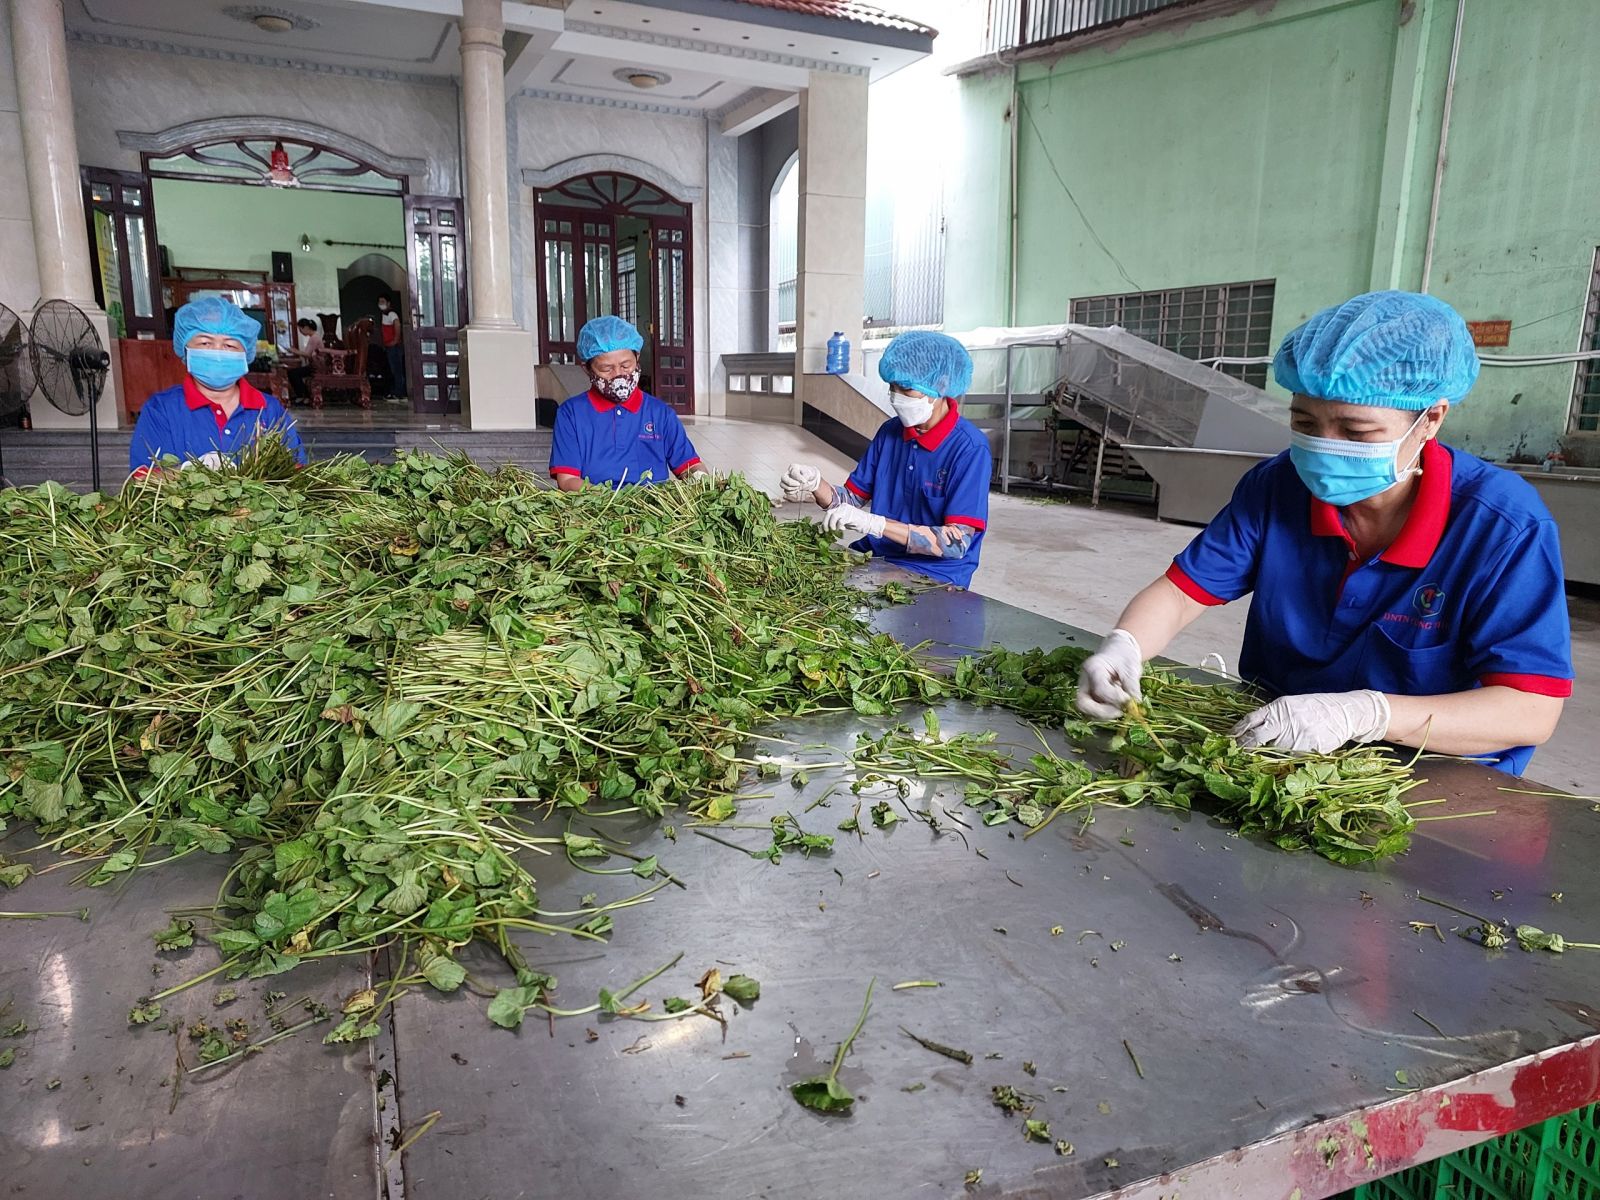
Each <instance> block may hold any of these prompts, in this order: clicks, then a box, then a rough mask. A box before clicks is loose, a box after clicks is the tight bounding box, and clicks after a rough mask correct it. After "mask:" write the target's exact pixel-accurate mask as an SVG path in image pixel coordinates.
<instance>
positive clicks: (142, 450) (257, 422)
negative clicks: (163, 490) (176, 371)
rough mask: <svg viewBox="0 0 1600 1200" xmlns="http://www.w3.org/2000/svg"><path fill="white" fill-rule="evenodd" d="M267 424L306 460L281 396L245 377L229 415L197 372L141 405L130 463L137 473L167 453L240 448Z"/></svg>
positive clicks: (196, 454) (194, 454) (183, 455)
mask: <svg viewBox="0 0 1600 1200" xmlns="http://www.w3.org/2000/svg"><path fill="white" fill-rule="evenodd" d="M268 430H272V431H275V432H277V433H279V434H280V436H282V438H283V441H284V444H285V445H286V446H288V447H289V449H291V450H293V451H294V455H295V458H297V459H298V460H299V461H300V463H301V464H302V465H304V463H305V461H306V451H305V447H304V446H302V445H301V444H300V434H299V432H298V431H297V430H296V429H295V427H294V418H293V417H291V416H290V415H289V414H288V413H287V412H285V411H284V408H283V405H282V404H280V403H279V402H278V398H277V397H276V396H268V395H263V394H262V393H261V392H258V391H257V390H256V389H255V388H253V387H251V386H250V385H249V384H248V383H246V382H245V381H244V380H242V379H241V380H240V381H239V405H238V407H237V408H235V409H234V410H233V415H232V416H229V415H228V414H226V413H224V412H223V411H222V409H221V408H219V407H218V406H217V405H215V404H213V403H212V402H211V401H210V400H208V399H206V396H205V393H204V392H202V391H201V390H200V389H199V388H198V387H197V386H195V382H194V379H193V378H192V377H190V376H185V377H184V380H183V383H181V384H180V385H178V386H177V387H170V388H167V389H166V390H165V391H162V392H157V393H156V394H155V395H153V396H151V397H150V399H148V400H146V401H145V402H144V407H143V408H141V409H140V410H139V419H138V421H136V422H135V423H134V426H133V441H132V442H131V444H130V445H129V447H128V469H129V470H130V471H132V472H133V473H134V474H136V475H137V474H141V473H143V472H144V471H147V470H149V469H150V468H151V467H153V466H157V465H159V464H160V462H161V460H162V459H163V458H169V457H170V458H176V459H177V460H178V461H179V462H188V461H189V460H191V459H196V458H201V457H203V456H205V455H207V454H211V453H217V454H222V455H231V454H237V453H238V452H239V451H240V450H243V449H245V447H247V446H249V445H250V443H251V442H253V441H255V439H256V438H257V437H258V436H260V435H261V433H263V432H265V431H268Z"/></svg>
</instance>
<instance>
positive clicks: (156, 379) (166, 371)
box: [117, 338, 187, 420]
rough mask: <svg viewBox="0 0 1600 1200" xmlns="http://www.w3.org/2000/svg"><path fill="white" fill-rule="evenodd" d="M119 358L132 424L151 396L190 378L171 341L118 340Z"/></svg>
mask: <svg viewBox="0 0 1600 1200" xmlns="http://www.w3.org/2000/svg"><path fill="white" fill-rule="evenodd" d="M117 356H118V358H119V359H120V361H121V366H122V405H123V407H124V408H125V409H127V412H128V418H129V420H132V419H133V418H134V417H137V416H138V415H139V410H140V409H141V408H143V407H144V402H145V401H146V400H148V399H150V397H151V396H153V395H155V394H156V393H157V392H162V391H165V390H166V389H167V388H169V387H176V386H177V385H178V384H180V383H182V382H183V377H184V375H185V374H187V372H186V371H185V370H184V367H183V363H181V362H180V361H178V356H177V354H175V353H174V352H173V349H172V342H171V340H170V339H168V338H159V339H154V340H152V339H140V338H118V339H117Z"/></svg>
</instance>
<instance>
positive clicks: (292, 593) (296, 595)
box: [283, 579, 317, 604]
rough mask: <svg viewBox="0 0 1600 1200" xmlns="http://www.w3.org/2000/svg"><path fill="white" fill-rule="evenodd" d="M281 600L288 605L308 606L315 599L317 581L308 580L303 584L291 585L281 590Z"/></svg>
mask: <svg viewBox="0 0 1600 1200" xmlns="http://www.w3.org/2000/svg"><path fill="white" fill-rule="evenodd" d="M283 598H284V599H285V600H287V601H288V602H289V603H290V604H310V603H311V602H312V601H313V600H315V599H316V598H317V581H316V580H315V579H308V580H306V581H305V582H304V583H291V584H290V585H289V586H288V587H286V588H284V589H283Z"/></svg>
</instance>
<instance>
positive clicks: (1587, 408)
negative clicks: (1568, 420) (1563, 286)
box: [1571, 247, 1600, 433]
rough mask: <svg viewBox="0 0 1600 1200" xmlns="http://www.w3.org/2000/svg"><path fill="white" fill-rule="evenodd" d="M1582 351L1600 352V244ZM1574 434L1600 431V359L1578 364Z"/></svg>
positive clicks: (1586, 309) (1591, 283) (1595, 255)
mask: <svg viewBox="0 0 1600 1200" xmlns="http://www.w3.org/2000/svg"><path fill="white" fill-rule="evenodd" d="M1578 349H1579V350H1580V351H1600V247H1596V249H1595V252H1594V269H1593V270H1592V271H1591V272H1590V274H1589V302H1588V304H1587V305H1586V306H1585V308H1584V310H1583V340H1582V341H1581V342H1579V343H1578ZM1571 429H1572V432H1573V433H1600V358H1586V359H1584V360H1583V361H1582V362H1580V363H1579V364H1578V371H1577V379H1576V382H1575V384H1574V385H1573V389H1572V425H1571Z"/></svg>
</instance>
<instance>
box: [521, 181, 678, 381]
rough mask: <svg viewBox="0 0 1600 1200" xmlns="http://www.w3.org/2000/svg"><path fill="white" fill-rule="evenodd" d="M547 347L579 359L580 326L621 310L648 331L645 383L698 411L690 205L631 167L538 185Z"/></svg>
mask: <svg viewBox="0 0 1600 1200" xmlns="http://www.w3.org/2000/svg"><path fill="white" fill-rule="evenodd" d="M534 214H535V225H536V228H537V230H538V238H537V243H536V247H535V254H536V261H537V271H538V281H539V352H540V355H541V358H542V361H544V362H547V363H573V362H577V360H578V344H577V343H578V330H579V328H581V327H582V325H583V323H584V322H585V321H588V320H589V319H591V318H593V317H601V316H609V315H615V316H619V317H621V318H622V319H623V320H625V321H629V322H631V323H632V324H633V325H635V326H636V327H637V328H638V330H639V332H640V333H641V334H643V335H644V350H643V351H642V352H641V354H640V362H639V365H640V374H641V376H642V378H641V380H640V385H641V386H642V387H643V388H644V390H645V391H647V392H649V393H651V394H652V395H654V396H657V397H659V398H660V399H662V400H664V401H666V403H668V404H670V405H672V407H673V408H674V409H675V410H677V411H678V412H680V413H691V412H693V411H694V368H693V363H694V340H693V338H694V328H693V326H694V322H693V310H692V305H691V302H690V295H691V292H690V280H691V279H692V278H693V261H692V258H691V248H690V238H691V235H690V224H689V206H688V205H687V204H683V203H681V202H679V201H678V200H675V199H674V198H673V197H671V196H669V195H668V194H667V193H666V192H663V191H662V190H661V189H660V188H657V187H656V186H655V185H653V184H649V183H646V182H645V181H644V180H642V179H638V178H636V177H634V176H632V175H624V174H620V173H614V172H603V173H597V174H592V175H580V176H578V177H576V178H574V179H569V180H567V181H566V182H565V183H563V184H561V185H559V186H558V187H554V188H550V189H548V190H543V191H536V192H535V193H534Z"/></svg>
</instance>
